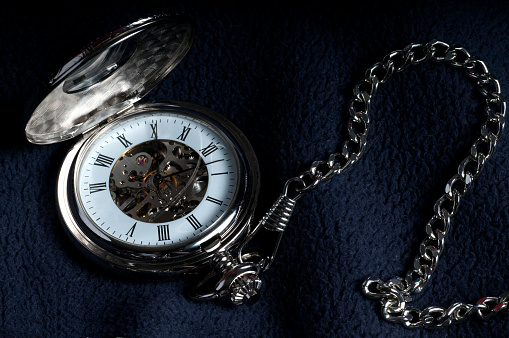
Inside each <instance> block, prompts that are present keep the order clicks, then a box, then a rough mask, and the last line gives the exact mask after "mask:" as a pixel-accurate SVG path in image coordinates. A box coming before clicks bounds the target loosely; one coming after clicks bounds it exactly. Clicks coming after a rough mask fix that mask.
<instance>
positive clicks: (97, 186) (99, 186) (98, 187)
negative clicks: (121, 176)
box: [88, 182, 106, 194]
mask: <svg viewBox="0 0 509 338" xmlns="http://www.w3.org/2000/svg"><path fill="white" fill-rule="evenodd" d="M88 189H89V190H90V193H91V194H93V193H96V192H99V191H103V190H106V182H102V183H89V185H88Z"/></svg>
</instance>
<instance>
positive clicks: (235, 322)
mask: <svg viewBox="0 0 509 338" xmlns="http://www.w3.org/2000/svg"><path fill="white" fill-rule="evenodd" d="M409 3H410V2H409ZM502 3H504V2H502V1H500V2H487V1H467V2H461V3H460V2H459V1H458V2H450V1H440V2H429V1H419V4H418V5H410V4H406V3H404V2H402V3H396V2H392V3H387V2H384V3H380V4H371V3H369V2H364V1H352V2H349V4H348V5H346V4H345V5H341V4H337V5H335V6H329V5H322V4H311V3H309V4H306V3H294V4H292V5H291V6H290V5H278V4H277V2H265V3H261V2H258V1H249V2H244V3H243V4H242V5H241V4H240V2H233V1H232V2H218V3H213V2H205V1H204V2H199V1H174V2H152V1H137V2H131V1H127V2H126V1H123V2H117V3H108V4H106V3H105V4H103V6H102V7H99V8H97V7H93V8H92V7H91V6H89V5H88V4H87V3H86V2H77V3H76V5H69V4H65V5H64V4H62V5H60V6H55V7H51V8H49V7H48V5H47V4H46V3H43V2H38V3H36V4H30V5H28V4H21V2H20V4H18V5H10V6H9V7H7V8H5V7H4V8H2V10H1V12H0V13H1V14H0V23H1V27H2V29H1V31H0V79H1V81H0V100H1V101H0V102H1V110H2V124H1V128H2V132H1V133H0V135H1V136H0V199H1V205H0V336H6V337H14V336H19V337H27V336H34V337H80V336H81V337H85V336H90V337H103V336H105V337H115V336H125V337H168V336H175V337H180V336H184V337H187V336H189V337H196V336H211V337H216V336H217V337H224V336H228V337H229V336H232V337H240V336H255V337H256V336H260V337H274V336H275V337H286V336H354V337H355V336H361V337H363V336H380V337H387V336H402V337H420V336H440V337H442V336H451V337H456V336H474V335H477V336H495V335H497V336H507V335H508V334H509V319H508V317H507V316H498V317H495V318H493V319H491V320H489V321H486V322H483V321H480V320H478V319H474V320H472V321H469V322H467V323H464V324H461V325H457V326H453V327H450V328H448V329H445V330H441V331H428V330H415V331H413V330H407V329H404V328H403V327H402V326H400V325H397V324H390V323H387V322H385V321H383V320H382V319H381V317H380V314H379V310H380V307H379V305H378V304H377V303H376V302H373V301H371V300H368V299H366V298H365V297H363V296H362V294H361V284H362V281H363V280H364V279H365V278H366V277H368V276H370V275H376V276H379V277H381V278H382V279H384V280H386V279H389V278H391V277H393V276H396V275H404V274H405V273H406V271H407V270H408V269H410V267H411V265H412V260H413V258H414V256H415V255H416V253H417V249H418V244H419V242H420V241H421V240H422V238H423V237H424V235H425V224H426V222H427V220H428V219H429V218H430V217H431V215H432V214H433V203H434V202H435V200H436V199H437V198H438V197H439V196H441V195H442V193H443V189H444V186H445V184H446V182H447V180H448V179H449V178H450V177H451V176H452V175H453V174H454V173H455V172H456V170H457V166H458V164H459V162H460V161H461V159H463V158H464V157H465V156H466V155H467V154H468V152H469V147H470V145H471V144H472V142H473V141H474V140H475V139H476V138H477V137H478V136H479V133H480V124H481V121H482V119H483V116H482V112H481V110H480V109H481V104H480V102H481V101H480V96H479V94H478V93H477V91H476V89H475V85H474V84H473V83H472V82H471V81H470V80H469V79H468V78H467V77H466V76H464V75H463V74H461V73H459V72H458V71H457V70H455V69H451V68H450V67H447V66H445V65H442V64H424V65H421V66H418V67H417V66H416V67H412V68H410V69H408V70H407V71H406V72H404V73H401V74H397V75H395V76H394V77H393V78H392V79H391V80H390V81H389V82H388V83H387V84H386V85H384V86H383V87H382V88H381V89H380V91H379V95H378V97H377V98H376V99H375V100H374V102H373V110H372V114H371V121H372V128H371V130H370V134H369V136H368V142H369V146H368V151H367V153H366V154H365V156H364V157H363V158H362V159H361V160H360V161H359V162H358V163H357V164H356V165H355V166H354V167H353V169H352V170H351V171H349V172H348V173H346V174H344V175H341V176H339V177H336V178H334V179H333V180H331V181H329V182H328V183H327V184H325V185H323V186H321V187H319V188H317V189H316V190H315V191H313V192H312V193H311V194H309V195H307V196H305V197H304V198H302V199H301V200H300V201H299V203H298V206H297V209H296V211H295V214H294V217H293V219H292V221H291V223H290V225H289V227H288V230H287V232H286V234H285V236H284V238H283V241H282V244H281V248H280V252H279V255H278V257H277V260H276V262H275V264H274V265H273V266H272V268H271V270H270V271H269V272H268V273H267V274H266V275H265V276H264V286H263V291H262V292H263V294H262V298H261V300H260V301H259V302H258V303H256V304H254V305H253V306H249V307H248V306H245V307H238V308H232V307H228V306H224V305H221V304H217V303H200V304H197V303H194V302H192V301H191V300H189V299H188V298H186V296H184V294H183V291H184V290H185V288H186V285H187V281H186V280H185V279H177V280H176V281H171V282H163V281H158V282H141V281H134V280H130V279H127V278H122V277H119V276H116V275H113V274H110V273H108V272H106V271H104V270H102V269H100V268H99V267H97V266H95V265H93V264H92V263H90V262H89V261H87V260H86V259H84V258H83V257H82V255H81V254H80V253H79V252H78V251H77V250H76V249H75V248H74V247H73V246H72V244H71V243H70V241H69V240H68V239H67V237H66V235H65V234H64V231H63V229H62V227H61V225H60V223H59V219H58V216H57V211H56V202H55V185H56V179H57V175H58V170H59V167H60V164H61V162H62V160H63V157H64V156H65V153H66V151H67V150H68V149H69V147H70V145H71V143H72V142H66V143H63V144H56V145H48V146H36V145H32V144H29V143H28V142H27V141H26V139H25V137H24V123H25V117H24V116H23V111H24V109H25V107H26V105H27V104H29V98H30V97H32V96H33V94H34V93H36V92H37V91H38V90H40V89H42V84H43V83H45V82H46V81H47V80H48V79H49V78H50V76H51V75H52V74H55V72H56V71H57V70H58V68H59V67H60V66H62V65H63V64H64V63H65V62H66V61H67V60H68V59H70V58H71V57H73V56H74V55H76V54H77V53H79V52H80V50H81V49H82V48H83V47H85V46H86V45H88V44H89V43H90V42H92V41H94V40H95V39H96V38H98V37H100V36H103V35H104V34H106V33H108V32H110V31H112V30H114V29H116V28H118V27H120V26H121V25H124V24H127V23H129V22H132V21H134V20H136V19H138V18H141V17H145V16H148V15H152V14H157V13H163V12H173V11H179V12H183V13H185V14H187V15H189V16H191V17H192V19H193V20H194V21H195V22H196V24H197V28H198V36H197V39H196V41H195V43H194V46H193V47H192V49H191V51H190V52H189V54H188V56H187V57H186V58H185V59H184V60H183V62H182V63H181V64H180V65H179V66H178V67H177V68H176V69H175V70H174V71H173V72H172V73H171V74H170V76H169V77H168V78H167V79H166V80H165V81H164V82H163V83H161V85H159V86H158V87H157V88H156V89H155V90H154V91H153V92H152V93H151V94H149V96H148V97H147V98H146V100H170V99H173V100H180V101H187V102H192V103H196V104H200V105H203V106H206V107H209V108H211V109H213V110H215V111H217V112H219V113H220V114H222V115H224V116H226V117H227V118H229V119H230V120H232V121H233V122H234V123H235V124H237V125H238V126H239V127H240V129H242V130H243V131H244V132H245V134H246V135H247V136H248V138H249V139H250V140H251V142H252V144H253V147H254V148H255V151H256V152H257V154H258V159H259V162H260V167H261V174H262V180H263V181H262V191H261V201H260V203H259V204H260V213H261V212H265V210H266V209H267V208H268V207H269V206H270V205H271V204H272V202H273V201H274V199H275V198H276V197H277V195H278V194H279V193H280V191H281V188H282V186H283V184H284V182H285V180H286V179H287V178H289V177H291V176H294V175H296V174H297V173H299V172H301V171H302V170H305V169H306V168H308V166H309V164H310V163H311V162H312V161H313V160H315V159H325V158H326V157H327V156H328V154H329V153H331V152H335V151H337V150H338V147H339V146H340V144H341V143H342V141H343V140H344V139H345V137H346V132H345V128H346V122H347V120H348V112H347V109H346V106H347V102H348V100H349V99H350V98H351V95H352V88H353V86H354V84H355V83H356V82H357V81H359V80H360V79H361V78H362V76H363V74H364V71H365V70H366V69H367V68H368V67H369V66H371V65H372V64H374V63H375V62H378V61H380V60H382V58H383V57H384V56H385V55H386V54H387V53H389V52H390V51H393V50H395V49H401V48H403V47H405V46H406V45H407V44H409V43H411V42H427V41H429V40H431V39H434V38H436V39H440V40H443V41H445V42H448V43H450V44H459V45H461V46H464V47H465V48H466V49H467V50H469V51H470V52H471V53H472V54H474V55H477V56H478V57H480V58H481V59H482V60H484V61H485V62H486V63H487V64H488V67H489V69H490V71H491V72H492V73H494V74H495V75H496V76H497V77H498V78H499V80H500V81H501V83H502V86H503V90H504V91H505V92H506V89H507V88H509V59H508V57H507V55H508V51H509V37H508V33H509V23H508V19H509V10H508V6H506V5H503V4H502ZM78 4H79V5H78ZM504 134H507V132H505V133H504ZM508 164H509V138H507V135H505V136H504V138H502V140H501V141H500V143H499V147H498V149H497V152H496V154H495V155H494V156H493V158H492V160H490V161H489V162H488V164H487V165H486V166H485V169H484V170H483V173H482V175H481V177H480V178H479V179H478V181H476V182H475V184H474V186H473V189H472V190H471V192H470V193H469V195H468V196H467V197H466V198H465V199H464V200H463V202H462V205H461V208H460V212H459V214H458V216H457V217H455V219H454V223H453V229H452V232H451V235H450V236H449V237H448V238H447V241H446V251H445V253H444V254H443V256H442V257H441V260H440V264H439V267H438V269H437V271H436V273H435V274H434V276H433V278H432V280H431V282H430V283H429V285H428V287H427V289H426V290H425V292H424V293H423V294H421V295H419V296H418V297H417V299H416V300H415V302H414V304H413V305H415V306H416V307H420V308H423V307H426V306H429V305H438V306H446V307H447V306H449V305H450V304H451V303H453V302H458V301H462V302H475V301H477V300H478V299H479V298H481V297H482V296H486V295H490V296H496V295H498V294H499V293H501V292H502V291H504V290H507V289H508V287H507V283H508V282H509V270H508V269H507V266H508V263H509V259H508V249H509V243H508V240H509V234H508V231H507V229H508V228H507V227H508V220H509V211H508V204H509V189H508V188H509V167H508Z"/></svg>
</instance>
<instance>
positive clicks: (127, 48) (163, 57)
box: [25, 15, 195, 144]
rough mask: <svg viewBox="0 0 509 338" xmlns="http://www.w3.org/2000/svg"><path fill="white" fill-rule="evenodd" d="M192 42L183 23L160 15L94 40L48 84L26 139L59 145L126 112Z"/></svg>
mask: <svg viewBox="0 0 509 338" xmlns="http://www.w3.org/2000/svg"><path fill="white" fill-rule="evenodd" d="M194 37H195V29H194V25H193V24H192V22H191V21H190V20H189V19H188V18H187V17H185V16H181V15H171V16H169V15H160V16H154V17H149V18H146V19H142V20H139V21H136V22H134V23H132V24H130V25H128V26H125V27H122V28H120V29H118V30H116V31H114V32H113V33H111V34H109V35H107V36H106V37H104V38H102V39H100V40H98V41H97V42H95V43H94V44H92V45H91V46H90V47H88V48H87V49H85V50H84V51H83V52H81V53H80V54H79V55H78V56H76V57H75V58H73V59H72V60H71V61H69V62H68V63H67V64H66V65H65V66H64V67H62V69H61V70H60V71H59V72H58V74H57V75H56V76H55V77H54V78H53V80H52V81H51V82H50V85H51V91H50V93H49V94H48V95H47V96H46V97H45V98H44V99H43V100H42V102H41V103H40V104H39V105H38V106H37V108H36V109H35V110H34V112H33V113H32V116H31V118H30V120H29V121H28V123H27V125H26V128H25V133H26V136H27V139H28V140H29V141H30V142H32V143H38V144H49V143H56V142H60V141H64V140H67V139H70V138H73V137H75V136H76V135H79V134H81V133H83V132H85V131H86V130H88V129H90V128H91V127H94V126H95V125H97V124H99V123H100V122H102V121H104V120H106V119H108V118H109V117H111V116H114V115H116V114H119V113H120V112H122V111H124V110H126V109H127V108H129V107H131V106H132V104H133V103H134V102H136V101H138V100H139V99H141V98H142V97H143V96H145V95H146V94H147V93H148V92H150V91H151V90H152V89H153V88H154V87H155V86H156V85H157V84H159V82H161V80H162V79H163V78H164V77H165V76H166V75H168V73H169V72H171V71H172V70H173V68H175V66H176V65H177V64H178V63H179V62H180V61H181V60H182V58H183V57H184V56H185V55H186V53H187V52H188V51H189V49H190V48H191V45H192V42H193V40H194Z"/></svg>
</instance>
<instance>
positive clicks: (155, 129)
mask: <svg viewBox="0 0 509 338" xmlns="http://www.w3.org/2000/svg"><path fill="white" fill-rule="evenodd" d="M150 128H152V135H151V136H150V138H157V121H156V123H151V124H150Z"/></svg>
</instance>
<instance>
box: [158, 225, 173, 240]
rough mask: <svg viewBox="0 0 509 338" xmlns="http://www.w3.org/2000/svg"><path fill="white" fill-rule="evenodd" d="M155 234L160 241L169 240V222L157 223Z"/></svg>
mask: <svg viewBox="0 0 509 338" xmlns="http://www.w3.org/2000/svg"><path fill="white" fill-rule="evenodd" d="M157 236H158V238H159V240H160V241H168V240H170V225H169V224H163V225H158V226H157Z"/></svg>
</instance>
